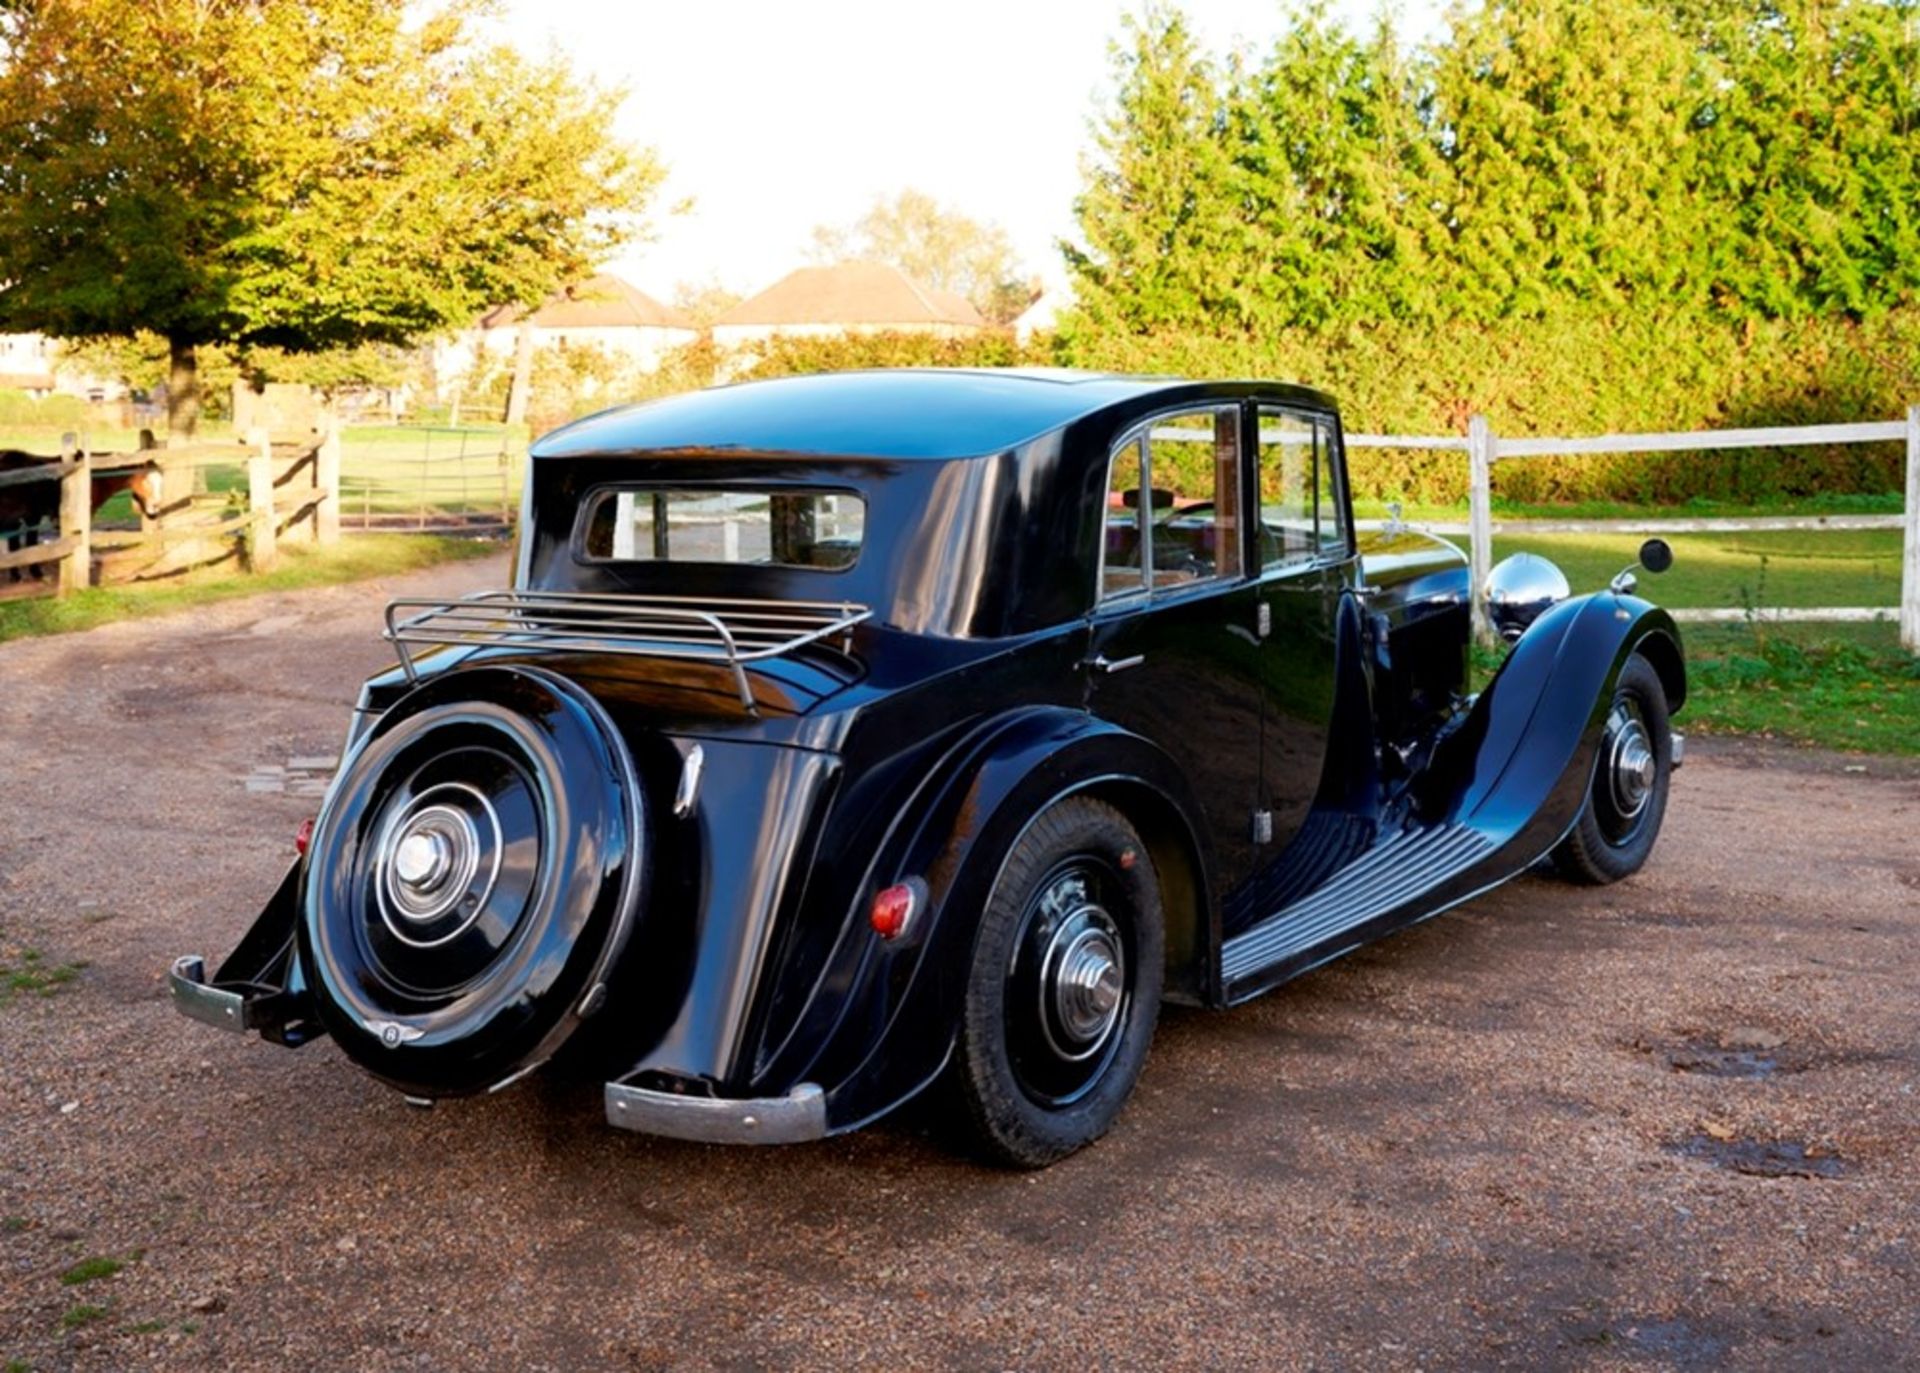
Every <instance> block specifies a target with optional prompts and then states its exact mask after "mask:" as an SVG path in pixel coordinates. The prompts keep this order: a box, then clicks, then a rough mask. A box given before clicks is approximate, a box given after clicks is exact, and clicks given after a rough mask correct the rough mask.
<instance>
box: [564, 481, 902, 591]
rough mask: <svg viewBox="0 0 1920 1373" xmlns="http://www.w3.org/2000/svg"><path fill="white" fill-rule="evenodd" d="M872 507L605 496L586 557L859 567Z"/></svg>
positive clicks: (733, 495)
mask: <svg viewBox="0 0 1920 1373" xmlns="http://www.w3.org/2000/svg"><path fill="white" fill-rule="evenodd" d="M866 513H867V507H866V502H865V501H863V500H862V499H861V498H860V497H859V496H857V495H855V494H854V493H853V492H851V491H796V490H793V489H792V488H770V489H765V490H747V489H741V488H738V487H732V488H728V489H727V490H713V489H708V490H692V489H687V490H675V489H672V488H666V487H641V486H636V487H616V488H613V489H610V490H602V491H600V492H599V493H598V494H597V495H596V496H595V498H594V505H593V508H592V510H591V511H590V512H589V514H588V516H587V524H586V548H585V550H584V551H585V553H586V556H587V557H589V558H592V559H596V560H600V561H612V562H648V561H653V562H675V563H758V564H761V565H763V566H773V567H812V568H825V569H828V570H835V569H839V568H845V567H851V566H853V563H854V560H855V559H856V558H858V557H859V556H860V538H861V534H862V533H863V532H864V530H865V528H866Z"/></svg>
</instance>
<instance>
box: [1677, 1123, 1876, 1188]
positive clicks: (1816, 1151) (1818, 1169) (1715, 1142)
mask: <svg viewBox="0 0 1920 1373" xmlns="http://www.w3.org/2000/svg"><path fill="white" fill-rule="evenodd" d="M1670 1147H1671V1149H1672V1152H1674V1153H1676V1154H1679V1155H1680V1156H1681V1157H1682V1158H1691V1159H1698V1160H1699V1161H1700V1162H1702V1163H1711V1164H1712V1165H1714V1167H1716V1168H1727V1169H1731V1170H1732V1171H1733V1172H1736V1173H1746V1174H1748V1175H1749V1176H1751V1177H1757V1178H1837V1177H1840V1176H1842V1175H1843V1174H1844V1173H1845V1172H1846V1165H1845V1163H1844V1162H1843V1161H1842V1160H1841V1158H1840V1155H1838V1154H1837V1153H1835V1152H1834V1151H1833V1150H1831V1149H1828V1148H1824V1147H1822V1146H1821V1145H1818V1144H1811V1145H1809V1144H1796V1143H1794V1142H1793V1141H1792V1140H1784V1139H1715V1138H1713V1136H1711V1135H1707V1134H1692V1135H1688V1136H1687V1137H1686V1138H1685V1139H1683V1140H1681V1141H1680V1142H1679V1143H1678V1144H1675V1145H1672V1146H1670Z"/></svg>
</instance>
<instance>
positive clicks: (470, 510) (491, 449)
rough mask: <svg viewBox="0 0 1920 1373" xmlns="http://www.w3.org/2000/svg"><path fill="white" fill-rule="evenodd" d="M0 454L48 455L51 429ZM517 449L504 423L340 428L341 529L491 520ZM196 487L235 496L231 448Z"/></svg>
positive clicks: (522, 444)
mask: <svg viewBox="0 0 1920 1373" xmlns="http://www.w3.org/2000/svg"><path fill="white" fill-rule="evenodd" d="M83 437H84V439H85V442H86V445H87V447H88V449H89V451H91V452H93V453H97V454H118V453H132V452H136V451H138V448H139V437H140V436H139V433H138V432H137V431H135V430H132V429H88V430H86V431H85V432H84V435H83ZM197 438H198V441H200V442H207V443H230V442H235V439H234V434H233V431H232V428H231V426H228V425H225V424H206V425H202V426H201V429H200V432H199V434H198V436H197ZM237 447H238V445H237V444H236V449H237ZM0 449H19V450H22V451H25V452H31V453H44V454H46V455H47V456H49V457H51V456H53V455H55V454H57V453H58V452H59V451H60V432H59V431H58V430H53V429H45V428H41V429H27V428H18V427H15V428H0ZM526 450H527V432H526V430H525V429H524V428H516V429H509V428H507V427H506V426H503V425H491V426H487V425H470V426H463V427H461V428H459V429H449V428H445V427H438V428H435V427H430V426H419V427H415V426H409V425H349V426H347V428H346V429H345V430H344V431H343V432H342V434H341V453H340V507H341V517H342V519H343V520H344V521H345V522H346V523H347V524H348V525H349V526H353V525H356V524H360V523H366V524H372V525H382V526H385V525H392V524H394V523H395V522H397V521H405V520H406V519H407V518H408V517H411V519H412V521H413V522H416V523H419V524H422V525H429V526H430V525H433V524H435V523H440V522H445V521H446V520H447V519H449V518H469V519H491V520H499V519H500V518H501V517H502V515H503V512H504V513H505V514H507V515H511V513H512V512H513V511H514V510H515V509H516V508H517V507H518V505H519V501H520V484H521V477H522V474H523V472H524V467H523V464H524V462H525V456H526ZM200 482H201V488H202V489H203V490H205V491H207V492H210V493H215V494H219V493H225V492H234V491H241V492H244V491H245V489H246V468H245V466H244V465H243V463H242V461H241V459H240V456H239V454H238V452H236V454H235V459H234V461H232V462H219V461H212V462H206V463H203V465H202V468H201V477H200ZM132 518H133V507H132V504H131V503H130V502H129V501H128V499H127V498H126V497H125V496H119V497H116V498H115V499H114V500H113V501H111V502H109V503H108V504H107V505H106V506H104V507H102V509H101V511H100V513H99V515H98V522H99V523H101V524H120V523H127V522H130V521H131V520H132Z"/></svg>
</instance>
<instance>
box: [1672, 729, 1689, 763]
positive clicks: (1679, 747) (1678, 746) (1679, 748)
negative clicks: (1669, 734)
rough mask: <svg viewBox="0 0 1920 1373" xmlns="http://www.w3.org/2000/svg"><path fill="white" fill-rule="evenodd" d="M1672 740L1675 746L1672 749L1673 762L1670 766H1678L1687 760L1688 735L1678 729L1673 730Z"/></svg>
mask: <svg viewBox="0 0 1920 1373" xmlns="http://www.w3.org/2000/svg"><path fill="white" fill-rule="evenodd" d="M1672 742H1673V747H1672V749H1671V758H1672V762H1671V764H1670V766H1672V767H1676V768H1677V767H1679V766H1680V765H1681V764H1682V763H1684V762H1686V761H1687V736H1686V735H1684V734H1682V733H1681V732H1680V731H1679V730H1677V729H1676V730H1674V731H1673V741H1672Z"/></svg>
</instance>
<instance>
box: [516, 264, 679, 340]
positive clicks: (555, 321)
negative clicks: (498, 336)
mask: <svg viewBox="0 0 1920 1373" xmlns="http://www.w3.org/2000/svg"><path fill="white" fill-rule="evenodd" d="M519 322H520V311H519V310H518V309H517V308H516V307H514V306H511V305H499V306H495V307H494V308H493V309H492V310H489V311H488V312H487V313H486V314H485V315H483V316H482V317H481V319H480V327H481V328H482V329H502V328H505V327H507V326H508V325H512V324H518V323H519ZM533 324H534V327H535V328H538V329H686V330H689V331H691V330H693V329H694V328H695V327H696V326H695V325H694V323H693V321H692V320H690V319H688V318H687V317H686V316H685V315H683V314H681V313H680V312H679V311H678V310H675V309H674V308H673V307H671V306H668V305H662V304H661V303H660V302H659V301H657V300H655V299H654V298H653V297H652V296H650V295H648V294H647V293H646V292H645V291H642V290H639V289H638V288H636V287H634V286H631V285H629V284H628V283H626V282H624V281H622V280H621V279H620V278H619V277H617V276H611V275H609V274H607V273H605V272H603V273H601V274H600V275H599V276H595V277H589V278H588V279H587V280H585V281H581V282H576V283H574V284H573V285H570V286H564V287H562V288H561V289H560V290H558V291H556V292H554V293H553V295H551V296H549V297H548V298H547V302H546V304H544V305H542V306H541V307H540V308H539V309H538V310H535V311H534V312H533Z"/></svg>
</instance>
